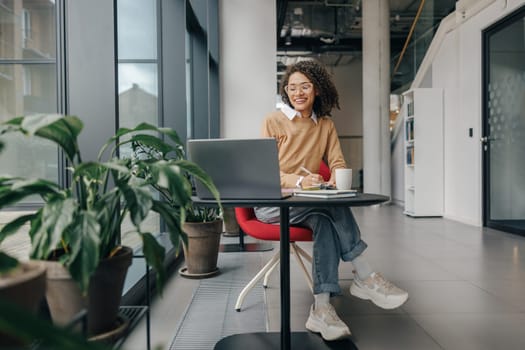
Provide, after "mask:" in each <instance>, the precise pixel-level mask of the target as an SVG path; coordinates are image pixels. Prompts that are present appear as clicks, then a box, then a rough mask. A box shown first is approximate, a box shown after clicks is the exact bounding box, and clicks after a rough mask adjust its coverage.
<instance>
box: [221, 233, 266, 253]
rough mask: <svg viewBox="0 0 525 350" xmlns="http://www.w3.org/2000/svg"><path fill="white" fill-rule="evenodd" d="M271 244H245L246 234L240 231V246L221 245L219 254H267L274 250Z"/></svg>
mask: <svg viewBox="0 0 525 350" xmlns="http://www.w3.org/2000/svg"><path fill="white" fill-rule="evenodd" d="M272 249H273V247H272V244H271V243H244V232H242V230H239V244H234V243H230V244H221V246H220V247H219V252H221V253H238V252H265V251H269V250H272Z"/></svg>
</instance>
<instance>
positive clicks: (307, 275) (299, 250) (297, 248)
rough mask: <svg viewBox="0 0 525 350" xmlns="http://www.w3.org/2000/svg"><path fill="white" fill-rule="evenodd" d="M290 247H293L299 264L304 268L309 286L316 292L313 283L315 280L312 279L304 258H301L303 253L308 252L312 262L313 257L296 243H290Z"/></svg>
mask: <svg viewBox="0 0 525 350" xmlns="http://www.w3.org/2000/svg"><path fill="white" fill-rule="evenodd" d="M290 248H291V249H292V251H293V253H294V255H295V257H296V259H297V262H298V263H299V266H300V267H301V269H302V270H303V272H304V275H305V276H306V283H308V287H310V291H311V292H312V293H313V292H314V284H313V281H312V276H311V274H310V273H309V272H308V270H307V269H306V267H305V266H304V262H303V259H301V255H302V254H306V255H307V256H308V257H309V258H310V259H309V260H310V262H312V257H310V256H309V255H308V254H307V253H306V252H305V251H304V250H302V249H301V248H300V247H299V246H297V244H295V243H290ZM305 259H307V258H306V257H305Z"/></svg>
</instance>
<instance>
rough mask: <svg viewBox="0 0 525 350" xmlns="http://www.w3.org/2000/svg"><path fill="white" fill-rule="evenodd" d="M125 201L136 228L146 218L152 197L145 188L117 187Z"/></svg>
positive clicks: (151, 203)
mask: <svg viewBox="0 0 525 350" xmlns="http://www.w3.org/2000/svg"><path fill="white" fill-rule="evenodd" d="M119 187H120V188H121V190H122V193H123V194H124V198H125V199H126V205H127V207H128V209H129V215H130V218H131V221H132V222H133V224H134V225H135V226H137V227H139V226H140V223H141V222H142V221H143V220H144V219H145V218H146V216H148V213H149V211H150V209H151V207H152V205H153V197H152V195H151V192H150V191H149V190H148V189H147V188H142V187H137V186H128V185H123V186H119Z"/></svg>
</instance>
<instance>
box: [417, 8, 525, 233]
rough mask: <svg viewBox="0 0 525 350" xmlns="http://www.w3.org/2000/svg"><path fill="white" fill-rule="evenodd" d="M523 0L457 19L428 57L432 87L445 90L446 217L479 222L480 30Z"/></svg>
mask: <svg viewBox="0 0 525 350" xmlns="http://www.w3.org/2000/svg"><path fill="white" fill-rule="evenodd" d="M523 4H525V1H524V0H507V1H504V0H498V1H495V2H493V3H492V4H490V5H489V6H488V7H486V8H484V9H483V10H481V11H479V12H478V13H476V14H474V15H473V16H472V17H469V18H467V19H466V20H465V21H463V22H461V23H459V24H458V25H457V26H456V27H455V28H453V29H452V30H451V31H449V32H448V33H446V35H445V37H444V40H443V41H442V42H441V45H440V47H439V49H438V50H437V53H436V55H435V57H434V59H433V60H432V62H431V69H432V87H441V88H443V89H444V91H445V97H444V138H445V139H444V144H445V149H444V157H445V163H444V166H445V174H444V183H445V190H444V196H445V213H444V216H445V217H448V218H450V219H454V220H457V221H461V222H464V223H467V224H473V225H477V226H481V225H482V205H483V203H482V202H483V198H482V154H481V145H480V141H479V139H480V136H481V131H482V130H481V129H482V51H481V50H482V30H484V29H485V28H487V27H489V26H490V25H491V24H493V23H495V22H496V21H497V20H499V19H501V18H502V17H504V16H505V15H507V14H509V13H510V12H512V11H513V10H515V9H516V8H518V7H519V6H521V5H523ZM412 87H417V86H412ZM469 128H473V130H474V134H473V137H469V136H468V129H469Z"/></svg>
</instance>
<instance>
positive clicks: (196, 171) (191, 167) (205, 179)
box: [175, 160, 222, 210]
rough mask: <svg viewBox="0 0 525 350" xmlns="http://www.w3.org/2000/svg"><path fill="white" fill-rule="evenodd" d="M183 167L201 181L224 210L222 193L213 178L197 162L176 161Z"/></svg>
mask: <svg viewBox="0 0 525 350" xmlns="http://www.w3.org/2000/svg"><path fill="white" fill-rule="evenodd" d="M175 163H176V164H177V165H178V166H179V167H180V168H181V169H183V170H184V171H186V172H187V173H188V174H190V175H191V176H193V177H194V178H195V179H196V180H197V181H200V182H201V183H202V184H203V185H204V186H205V187H206V188H207V189H208V190H209V191H210V192H211V194H212V195H213V197H214V198H215V200H216V201H217V203H218V204H219V207H220V208H221V210H222V207H221V204H220V201H221V200H220V194H219V191H218V190H217V187H215V184H214V183H213V180H212V178H211V177H210V176H209V175H208V174H207V173H206V172H205V171H204V170H203V169H202V168H201V167H199V166H198V165H197V164H195V163H193V162H190V161H187V160H179V161H176V162H175Z"/></svg>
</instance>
